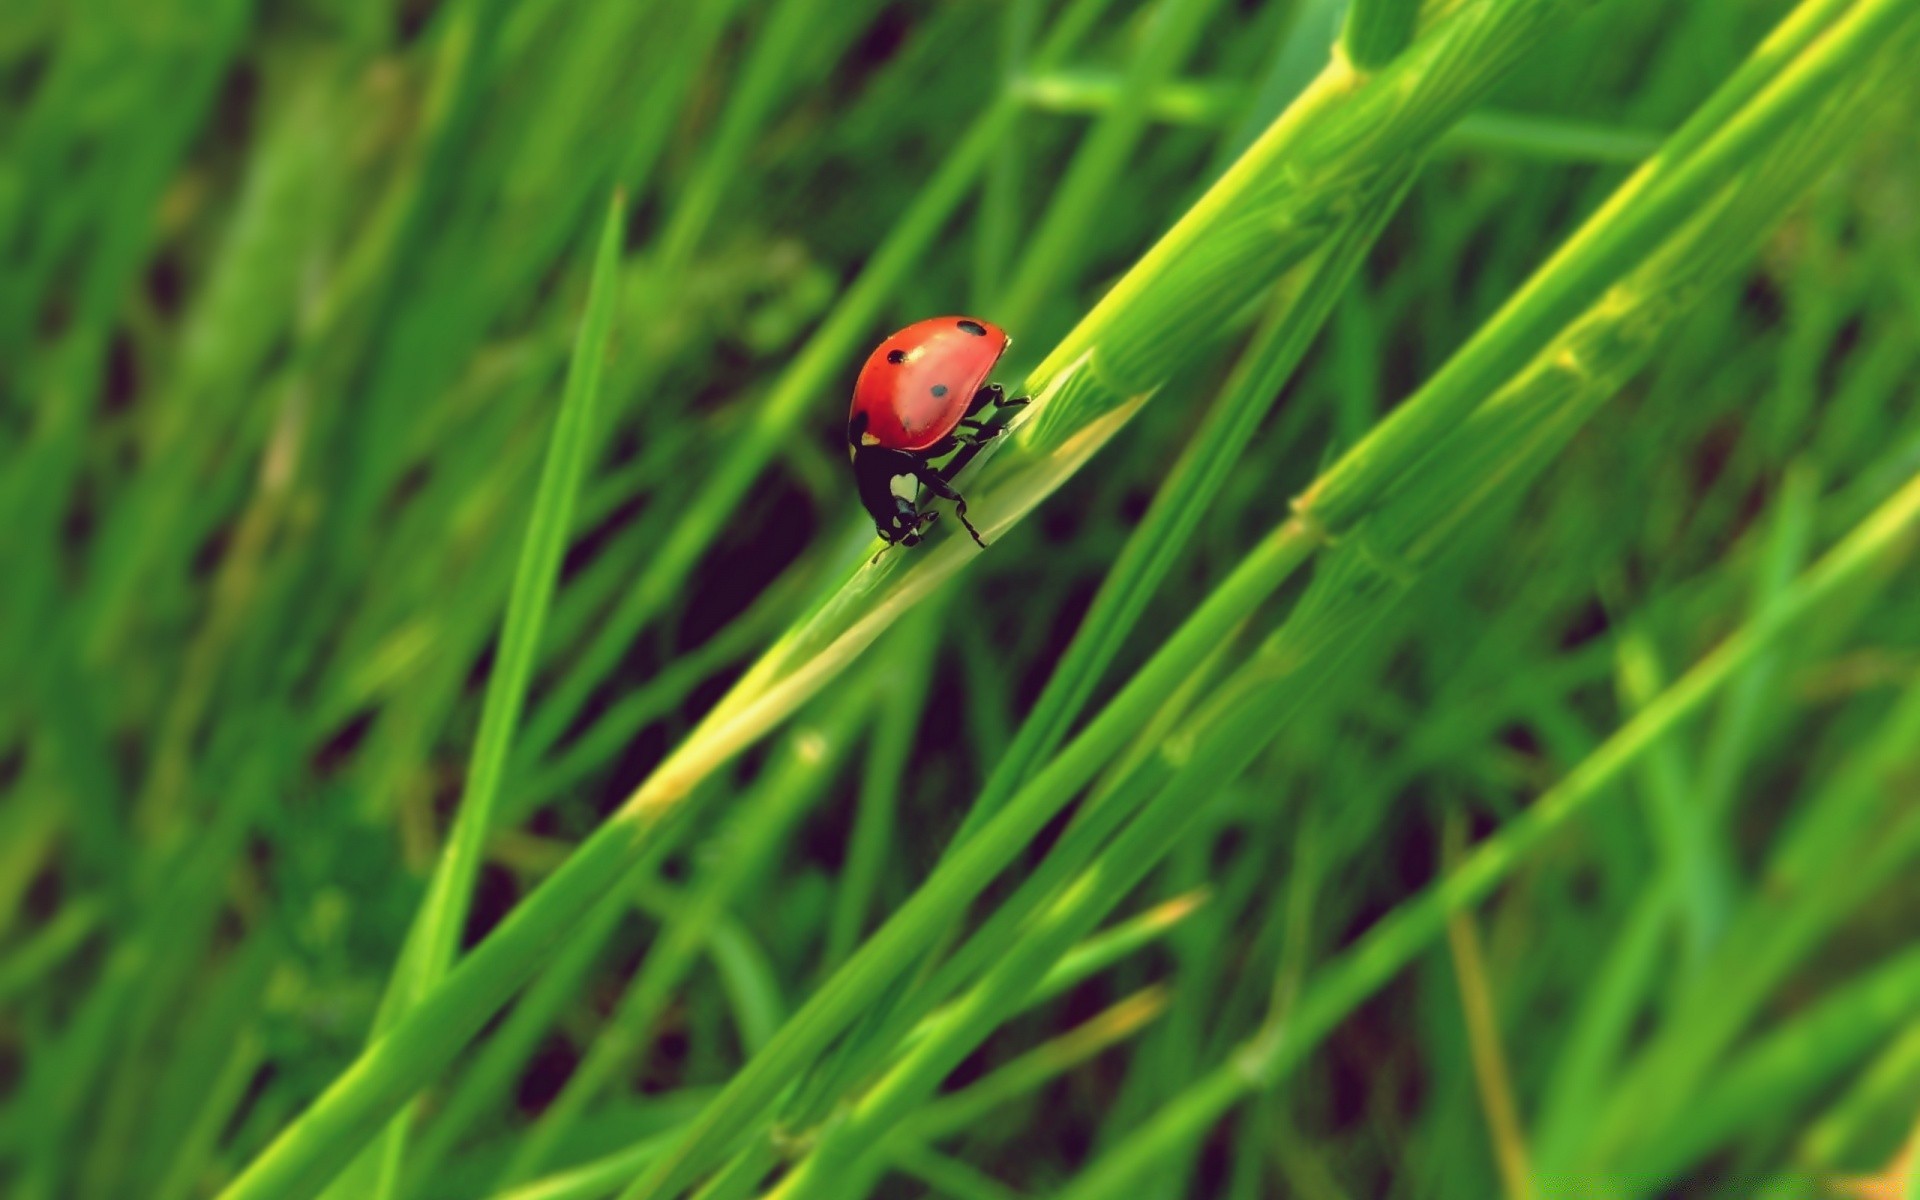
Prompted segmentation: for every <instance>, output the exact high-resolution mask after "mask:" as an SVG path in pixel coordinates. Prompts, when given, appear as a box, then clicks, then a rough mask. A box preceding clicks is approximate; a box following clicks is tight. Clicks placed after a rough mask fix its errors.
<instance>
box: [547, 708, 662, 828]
mask: <svg viewBox="0 0 1920 1200" xmlns="http://www.w3.org/2000/svg"><path fill="white" fill-rule="evenodd" d="M607 703H608V702H607V700H606V699H605V698H604V697H600V698H597V699H596V700H593V701H589V702H588V705H587V709H586V711H585V712H583V714H582V716H583V720H584V721H585V724H583V725H581V726H580V727H581V728H585V727H586V725H590V724H591V723H592V722H591V721H590V720H585V718H586V717H588V716H589V715H597V713H598V711H602V710H604V709H605V707H606V705H607ZM564 744H565V743H564V742H563V743H562V745H564ZM672 748H673V736H672V731H671V730H670V729H669V728H668V727H667V725H666V723H665V722H661V721H655V722H653V723H652V724H650V725H648V726H647V727H646V728H644V729H642V730H640V731H639V732H637V733H635V734H634V735H633V736H632V737H631V738H628V739H627V743H626V745H624V746H622V747H621V748H620V753H619V754H618V755H616V756H615V758H614V760H613V766H612V769H611V770H610V771H608V772H607V775H606V778H605V782H604V783H603V784H602V785H601V786H600V788H599V789H598V792H597V794H596V795H595V797H594V802H593V805H592V809H593V811H594V813H596V814H597V815H599V816H602V817H605V816H609V815H611V814H612V813H613V811H614V810H615V809H617V808H619V807H620V804H621V803H622V802H623V801H624V800H625V799H626V798H627V796H628V795H629V794H630V793H631V792H632V791H633V789H634V788H637V787H639V786H640V784H641V783H642V782H643V781H645V779H646V777H647V776H648V775H651V774H652V773H653V768H654V767H655V766H657V765H658V764H659V763H660V761H661V760H662V759H664V758H665V757H666V756H667V751H668V750H670V749H672Z"/></svg>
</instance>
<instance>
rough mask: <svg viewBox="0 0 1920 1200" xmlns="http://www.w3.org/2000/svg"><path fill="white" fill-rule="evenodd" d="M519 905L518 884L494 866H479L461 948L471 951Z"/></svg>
mask: <svg viewBox="0 0 1920 1200" xmlns="http://www.w3.org/2000/svg"><path fill="white" fill-rule="evenodd" d="M519 902H520V881H519V879H518V878H517V877H516V876H515V875H514V873H513V872H512V871H510V870H508V869H507V868H506V867H504V866H502V865H501V864H499V863H497V862H488V863H482V864H481V865H480V874H479V877H478V878H476V879H475V880H474V887H473V906H472V908H470V909H469V910H468V912H467V926H466V929H465V931H464V932H463V933H462V935H461V939H462V940H461V945H462V947H463V948H466V949H471V948H472V947H474V946H476V945H478V944H479V943H480V940H481V939H482V938H484V937H486V936H487V935H488V934H489V933H492V932H493V930H494V927H495V926H497V925H499V924H500V922H502V921H504V920H506V918H507V914H508V913H509V912H511V911H513V906H514V905H515V904H517V903H519Z"/></svg>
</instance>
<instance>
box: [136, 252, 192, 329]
mask: <svg viewBox="0 0 1920 1200" xmlns="http://www.w3.org/2000/svg"><path fill="white" fill-rule="evenodd" d="M186 275H187V271H186V268H185V267H184V266H182V265H181V262H180V252H179V250H178V248H177V247H174V246H171V245H167V246H162V247H160V248H159V249H158V250H157V251H156V252H155V253H154V256H153V257H152V258H151V259H150V260H148V262H147V269H146V276H145V281H146V289H147V299H148V301H149V302H150V303H151V304H152V305H153V308H154V311H155V312H156V313H157V314H158V315H159V316H161V317H162V318H165V319H168V320H172V319H175V318H177V317H179V316H180V314H181V312H182V310H183V309H184V307H185V301H186V294H187V279H186Z"/></svg>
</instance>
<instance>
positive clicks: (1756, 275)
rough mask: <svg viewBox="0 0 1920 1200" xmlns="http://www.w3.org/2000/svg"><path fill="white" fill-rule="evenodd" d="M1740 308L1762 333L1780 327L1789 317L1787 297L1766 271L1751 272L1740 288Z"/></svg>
mask: <svg viewBox="0 0 1920 1200" xmlns="http://www.w3.org/2000/svg"><path fill="white" fill-rule="evenodd" d="M1740 310H1741V311H1742V312H1743V313H1745V314H1746V316H1747V318H1748V320H1750V321H1752V322H1753V324H1754V326H1755V328H1756V329H1757V330H1758V331H1759V332H1762V333H1765V332H1768V331H1771V330H1775V329H1778V328H1780V326H1781V324H1782V323H1783V322H1784V321H1785V320H1786V318H1787V301H1786V297H1784V296H1782V295H1781V294H1780V286H1779V284H1778V283H1776V282H1775V281H1774V279H1773V277H1772V276H1771V275H1770V274H1768V273H1767V272H1766V271H1753V272H1750V273H1749V274H1748V275H1747V277H1746V279H1745V280H1744V282H1743V286H1742V287H1741V289H1740Z"/></svg>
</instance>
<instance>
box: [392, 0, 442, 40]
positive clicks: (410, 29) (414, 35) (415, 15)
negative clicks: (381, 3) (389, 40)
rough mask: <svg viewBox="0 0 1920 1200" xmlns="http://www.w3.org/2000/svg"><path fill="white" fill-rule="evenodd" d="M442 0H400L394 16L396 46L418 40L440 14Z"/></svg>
mask: <svg viewBox="0 0 1920 1200" xmlns="http://www.w3.org/2000/svg"><path fill="white" fill-rule="evenodd" d="M440 6H441V0H400V2H399V4H398V5H397V8H398V10H399V11H398V12H396V13H395V14H394V18H393V36H394V48H395V49H402V48H404V47H406V46H408V45H410V44H412V43H413V42H415V41H417V40H418V39H419V38H420V37H421V35H423V34H424V33H425V32H426V30H427V27H428V26H429V25H431V24H433V21H434V18H435V17H437V16H439V14H440Z"/></svg>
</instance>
